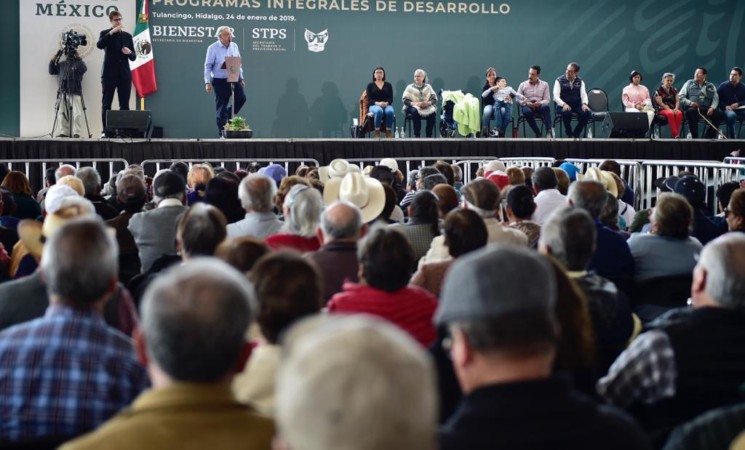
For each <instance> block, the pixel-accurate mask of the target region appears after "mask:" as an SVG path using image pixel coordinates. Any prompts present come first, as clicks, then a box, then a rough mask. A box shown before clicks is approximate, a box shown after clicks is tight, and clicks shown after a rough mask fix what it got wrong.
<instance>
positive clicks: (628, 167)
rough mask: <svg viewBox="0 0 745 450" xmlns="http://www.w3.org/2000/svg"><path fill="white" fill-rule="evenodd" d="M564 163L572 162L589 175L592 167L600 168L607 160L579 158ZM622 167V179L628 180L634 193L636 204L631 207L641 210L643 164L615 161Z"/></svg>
mask: <svg viewBox="0 0 745 450" xmlns="http://www.w3.org/2000/svg"><path fill="white" fill-rule="evenodd" d="M564 161H566V162H570V163H572V164H574V165H575V166H577V168H578V169H579V171H580V173H587V169H589V168H591V167H598V166H600V164H602V163H603V162H604V161H607V159H599V158H593V159H579V158H567V159H565V160H564ZM613 161H615V162H617V163H618V165H619V166H620V167H621V178H623V179H624V180H626V183H627V184H628V185H629V186H631V189H632V190H633V191H634V204H633V205H631V206H633V207H634V209H636V210H639V207H640V205H641V198H642V193H641V191H642V190H643V188H642V182H641V176H640V175H641V162H640V161H637V160H635V159H614V160H613Z"/></svg>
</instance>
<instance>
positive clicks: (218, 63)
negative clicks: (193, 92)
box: [204, 26, 246, 137]
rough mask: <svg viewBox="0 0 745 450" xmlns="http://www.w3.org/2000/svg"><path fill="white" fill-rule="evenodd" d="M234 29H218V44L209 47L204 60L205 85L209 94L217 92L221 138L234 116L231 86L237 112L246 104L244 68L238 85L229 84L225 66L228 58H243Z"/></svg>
mask: <svg viewBox="0 0 745 450" xmlns="http://www.w3.org/2000/svg"><path fill="white" fill-rule="evenodd" d="M234 37H235V36H234V35H233V29H232V28H230V27H228V26H222V27H219V28H218V29H217V42H214V43H213V44H212V45H210V46H209V47H207V56H206V57H205V59H204V84H205V90H206V91H207V93H208V94H209V93H211V92H212V90H213V89H214V91H215V108H216V114H215V115H216V118H217V129H218V133H219V134H220V137H222V136H223V130H224V128H225V124H226V123H227V122H228V119H229V118H230V117H231V116H232V111H231V109H230V106H229V105H228V103H229V102H230V95H231V84H232V85H233V86H232V87H233V95H235V98H234V101H233V104H234V106H235V112H236V113H238V111H240V110H241V107H242V106H243V104H244V103H246V94H245V93H244V92H243V87H244V86H245V85H246V83H245V81H244V79H243V68H242V67H241V71H240V77H239V82H238V83H228V69H227V66H226V64H225V57H227V56H241V52H240V50H238V45H237V44H236V43H235V42H233V38H234Z"/></svg>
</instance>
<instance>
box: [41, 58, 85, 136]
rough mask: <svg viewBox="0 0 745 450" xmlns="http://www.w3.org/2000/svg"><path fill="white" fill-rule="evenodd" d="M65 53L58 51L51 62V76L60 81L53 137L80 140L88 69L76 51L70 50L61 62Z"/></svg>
mask: <svg viewBox="0 0 745 450" xmlns="http://www.w3.org/2000/svg"><path fill="white" fill-rule="evenodd" d="M66 48H67V47H66ZM63 53H64V52H63V50H60V51H58V52H57V53H56V54H55V55H54V56H52V60H51V61H49V74H50V75H57V80H58V81H57V82H58V89H57V125H56V126H55V128H54V130H52V135H53V136H55V137H70V136H72V137H74V138H79V137H80V134H81V132H82V117H83V103H82V95H83V85H82V82H83V74H84V73H85V71H86V70H88V67H86V65H85V63H84V62H83V60H82V59H81V58H80V55H79V54H78V52H77V51H76V50H74V49H70V50H68V52H67V54H66V55H65V60H64V61H60V58H61V56H62V54H63ZM71 118H72V120H71Z"/></svg>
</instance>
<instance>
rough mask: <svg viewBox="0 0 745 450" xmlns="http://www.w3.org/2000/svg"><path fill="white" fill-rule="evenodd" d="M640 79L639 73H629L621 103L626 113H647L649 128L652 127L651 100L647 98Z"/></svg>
mask: <svg viewBox="0 0 745 450" xmlns="http://www.w3.org/2000/svg"><path fill="white" fill-rule="evenodd" d="M642 79H643V78H642V74H641V73H640V72H639V71H637V70H634V71H632V72H631V74H630V75H629V85H628V86H626V87H625V88H623V93H622V94H621V101H622V102H623V106H624V110H625V111H626V112H639V113H647V117H648V118H649V126H652V121H653V120H654V108H652V99H651V98H650V97H649V89H647V87H646V86H643V85H642V84H641V83H642Z"/></svg>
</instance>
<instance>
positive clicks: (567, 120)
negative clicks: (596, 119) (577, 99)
mask: <svg viewBox="0 0 745 450" xmlns="http://www.w3.org/2000/svg"><path fill="white" fill-rule="evenodd" d="M569 106H570V107H571V106H572V105H569ZM572 114H577V126H576V127H574V130H572ZM556 115H557V116H561V119H562V120H563V121H564V131H566V133H567V137H580V136H582V134H583V133H584V131H585V125H587V122H588V121H589V120H590V117H592V113H591V112H590V111H583V110H582V105H579V106H575V107H572V109H570V110H569V111H564V108H562V107H561V106H558V105H557V106H556Z"/></svg>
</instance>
